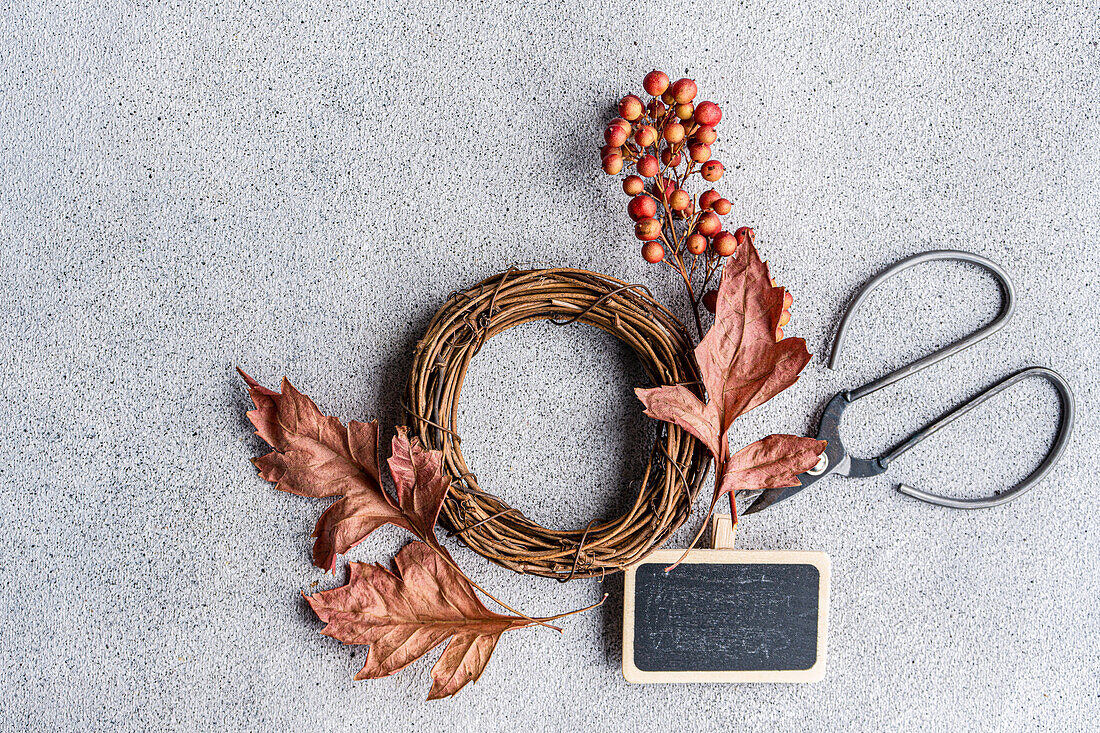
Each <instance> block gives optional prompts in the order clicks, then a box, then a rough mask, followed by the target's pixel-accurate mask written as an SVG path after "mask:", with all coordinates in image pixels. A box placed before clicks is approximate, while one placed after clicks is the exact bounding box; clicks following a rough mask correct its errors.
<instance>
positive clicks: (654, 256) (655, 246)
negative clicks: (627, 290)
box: [642, 242, 665, 265]
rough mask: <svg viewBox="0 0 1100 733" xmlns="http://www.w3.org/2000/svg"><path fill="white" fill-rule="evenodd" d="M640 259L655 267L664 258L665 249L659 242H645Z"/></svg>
mask: <svg viewBox="0 0 1100 733" xmlns="http://www.w3.org/2000/svg"><path fill="white" fill-rule="evenodd" d="M642 257H644V258H645V261H646V262H648V263H650V264H651V265H656V264H657V263H658V262H660V261H661V260H663V259H664V258H665V248H664V247H662V246H661V243H660V242H646V243H645V244H643V245H642Z"/></svg>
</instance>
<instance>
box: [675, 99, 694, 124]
mask: <svg viewBox="0 0 1100 733" xmlns="http://www.w3.org/2000/svg"><path fill="white" fill-rule="evenodd" d="M694 112H695V105H694V104H692V103H691V102H688V103H687V104H678V105H676V117H677V118H678V119H681V120H690V119H691V115H692V113H694Z"/></svg>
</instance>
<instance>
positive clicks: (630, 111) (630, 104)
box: [619, 94, 645, 121]
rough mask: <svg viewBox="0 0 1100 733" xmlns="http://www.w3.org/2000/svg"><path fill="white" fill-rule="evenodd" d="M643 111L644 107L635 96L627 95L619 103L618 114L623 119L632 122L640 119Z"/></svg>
mask: <svg viewBox="0 0 1100 733" xmlns="http://www.w3.org/2000/svg"><path fill="white" fill-rule="evenodd" d="M644 111H645V106H644V105H643V104H642V100H641V99H639V98H638V97H637V95H634V94H628V95H626V96H625V97H623V98H622V101H620V102H619V114H620V115H622V116H623V119H627V120H631V121H634V120H636V119H638V118H639V117H641V116H642V113H643V112H644Z"/></svg>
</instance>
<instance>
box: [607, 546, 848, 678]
mask: <svg viewBox="0 0 1100 733" xmlns="http://www.w3.org/2000/svg"><path fill="white" fill-rule="evenodd" d="M682 553H683V551H682V550H658V551H656V552H654V553H651V554H650V555H648V556H647V557H646V558H645V560H642V561H641V562H639V563H636V564H635V565H633V566H632V567H630V568H628V569H627V571H626V573H625V574H624V588H623V676H624V677H625V678H626V681H627V682H632V683H640V684H645V683H659V682H819V681H820V680H821V679H822V678H824V677H825V658H826V649H827V635H828V628H829V580H830V571H831V566H830V563H829V556H828V555H826V554H825V553H823V552H805V551H763V550H692V551H691V552H690V553H689V554H688V556H687V557H686V558H684V563H685V564H697V563H721V564H731V563H733V564H753V565H755V564H795V565H813V566H814V567H816V568H817V570H818V573H819V576H820V582H819V586H818V616H817V661H816V662H815V663H814V665H813V666H812V667H810V668H809V669H800V670H752V671H747V670H729V671H715V670H699V671H653V670H642V669H638V667H637V666H635V664H634V621H635V616H634V592H635V584H634V582H635V572H636V571H637V569H638V568H639V567H640V566H642V565H648V564H652V563H659V564H661V565H670V564H672V563H674V562H676V560H677V559H679V557H680V555H681V554H682ZM672 572H676V571H675V570H673V571H672Z"/></svg>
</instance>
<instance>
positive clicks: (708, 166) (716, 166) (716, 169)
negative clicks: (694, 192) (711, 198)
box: [699, 160, 726, 183]
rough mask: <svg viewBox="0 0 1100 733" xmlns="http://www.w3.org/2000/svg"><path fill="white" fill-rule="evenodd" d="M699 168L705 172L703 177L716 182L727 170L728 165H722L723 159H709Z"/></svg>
mask: <svg viewBox="0 0 1100 733" xmlns="http://www.w3.org/2000/svg"><path fill="white" fill-rule="evenodd" d="M699 170H700V172H701V173H702V174H703V178H705V179H706V180H708V181H710V182H711V183H714V182H715V181H717V180H719V179H720V178H721V177H722V174H723V173H725V172H726V167H725V166H724V165H722V163H721V161H717V160H708V161H707V162H706V163H703V167H702V168H700V169H699Z"/></svg>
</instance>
